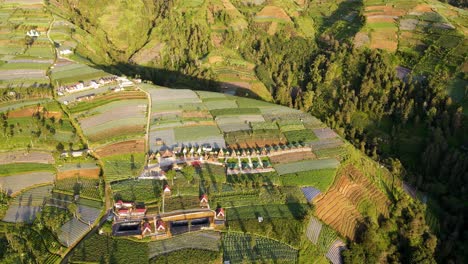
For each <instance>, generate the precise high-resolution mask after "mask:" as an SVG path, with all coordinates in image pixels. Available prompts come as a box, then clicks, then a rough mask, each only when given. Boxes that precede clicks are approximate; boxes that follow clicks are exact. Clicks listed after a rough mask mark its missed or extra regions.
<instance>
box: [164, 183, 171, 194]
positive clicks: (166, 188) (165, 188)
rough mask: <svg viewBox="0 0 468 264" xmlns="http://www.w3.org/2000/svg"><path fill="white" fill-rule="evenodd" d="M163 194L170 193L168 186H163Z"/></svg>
mask: <svg viewBox="0 0 468 264" xmlns="http://www.w3.org/2000/svg"><path fill="white" fill-rule="evenodd" d="M164 192H165V193H170V192H171V189H170V188H169V185H167V184H166V185H164Z"/></svg>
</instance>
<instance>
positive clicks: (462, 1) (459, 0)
mask: <svg viewBox="0 0 468 264" xmlns="http://www.w3.org/2000/svg"><path fill="white" fill-rule="evenodd" d="M439 1H441V2H443V3H449V4H451V5H454V6H458V7H461V8H466V7H468V1H467V0H439Z"/></svg>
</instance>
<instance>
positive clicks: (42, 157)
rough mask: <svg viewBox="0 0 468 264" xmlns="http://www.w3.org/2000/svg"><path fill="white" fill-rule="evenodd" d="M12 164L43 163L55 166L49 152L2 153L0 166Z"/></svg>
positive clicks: (0, 154)
mask: <svg viewBox="0 0 468 264" xmlns="http://www.w3.org/2000/svg"><path fill="white" fill-rule="evenodd" d="M10 163H42V164H53V163H54V157H52V154H50V153H48V152H37V151H31V152H29V153H28V152H24V151H12V152H7V153H0V165H2V164H10Z"/></svg>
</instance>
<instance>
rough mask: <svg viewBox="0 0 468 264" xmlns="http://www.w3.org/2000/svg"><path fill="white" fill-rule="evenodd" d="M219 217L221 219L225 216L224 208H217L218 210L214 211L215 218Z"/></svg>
mask: <svg viewBox="0 0 468 264" xmlns="http://www.w3.org/2000/svg"><path fill="white" fill-rule="evenodd" d="M221 216H222V217H224V216H225V214H224V208H218V209H217V210H216V217H221Z"/></svg>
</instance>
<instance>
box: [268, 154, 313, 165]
mask: <svg viewBox="0 0 468 264" xmlns="http://www.w3.org/2000/svg"><path fill="white" fill-rule="evenodd" d="M308 159H315V155H314V153H312V152H311V151H301V152H292V153H286V154H281V155H274V156H270V161H271V162H272V163H291V162H296V161H301V160H308Z"/></svg>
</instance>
